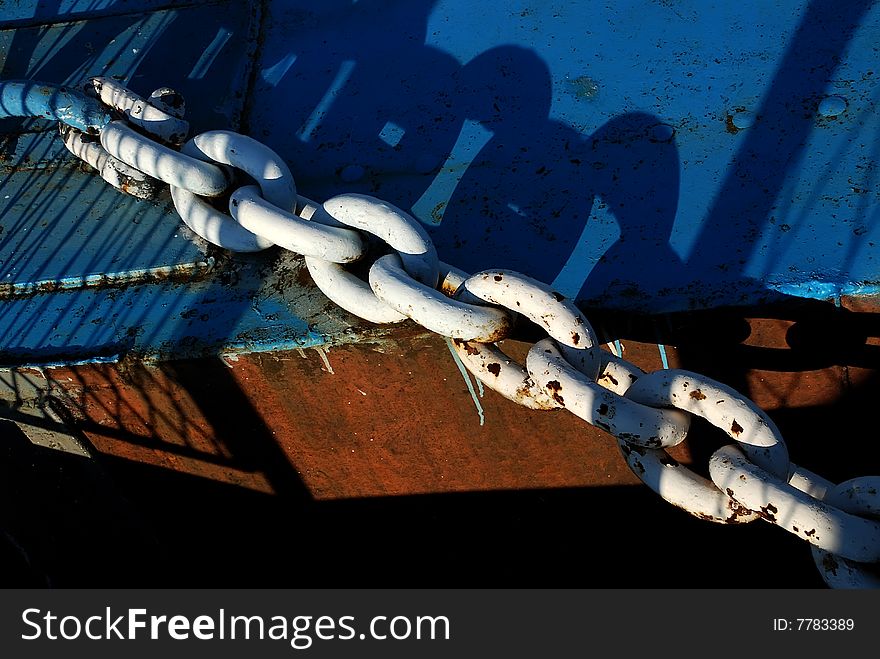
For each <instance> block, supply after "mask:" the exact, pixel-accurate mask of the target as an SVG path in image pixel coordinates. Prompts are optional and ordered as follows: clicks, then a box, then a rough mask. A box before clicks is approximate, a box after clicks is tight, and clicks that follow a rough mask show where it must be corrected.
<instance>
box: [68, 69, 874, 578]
mask: <svg viewBox="0 0 880 659" xmlns="http://www.w3.org/2000/svg"><path fill="white" fill-rule="evenodd" d="M90 84H91V85H92V86H93V88H94V89H95V90H96V92H97V94H98V95H99V97H100V98H101V100H103V101H105V102H110V103H111V104H112V105H113V107H115V108H116V109H117V110H118V111H121V112H123V113H124V114H125V116H126V117H127V118H128V119H130V120H131V121H132V122H133V123H135V124H136V125H137V126H139V127H140V128H141V129H145V130H154V129H152V128H150V126H149V125H150V124H151V125H153V126H157V125H158V126H161V128H160V129H159V130H158V132H155V131H154V134H158V135H159V136H160V137H161V138H162V139H164V140H166V141H169V142H172V143H181V142H183V139H182V137H181V131H182V126H183V124H182V123H181V122H182V119H181V118H180V115H179V114H178V115H174V113H173V112H171V113H169V112H167V110H168V108H165V107H163V106H162V104H161V103H158V102H154V101H153V99H154V98H160V97H162V96H163V95H164V94H163V93H161V92H163V91H164V92H166V93H167V90H157V92H154V94H153V97H151V101H142V99H140V98H139V97H137V96H135V95H134V94H132V93H131V92H129V91H128V90H126V89H125V88H124V87H121V86H120V85H118V83H114V82H112V81H111V82H108V81H106V80H100V81H99V82H92V83H90ZM151 103H152V105H151ZM180 105H182V103H180ZM162 110H165V111H166V112H162ZM183 123H185V122H183ZM67 134H68V135H69V134H70V131H67ZM183 134H184V135H185V131H184V132H183ZM66 142H67V139H66V140H65V143H66ZM100 145H101V147H103V149H104V150H105V152H98V151H95V150H94V148H93V147H90V153H89V154H86V153H85V149H84V148H79V147H78V148H77V149H74V148H72V147H71V146H70V145H68V148H70V149H71V151H72V152H74V153H75V154H76V155H80V156H82V157H85V158H89V160H88V161H89V162H90V163H93V162H96V163H99V164H101V166H100V167H99V166H98V165H95V166H96V168H97V169H99V170H100V171H101V174H102V176H104V178H105V179H107V180H108V181H109V182H111V183H113V182H114V180H116V181H118V179H119V177H118V176H116V175H115V174H114V173H113V172H115V171H122V169H121V167H120V165H122V166H128V167H131V168H134V171H132V170H125V172H126V176H127V177H128V179H131V177H135V178H138V176H139V175H140V176H143V175H141V174H140V173H141V172H144V173H145V174H146V177H145V179H144V180H147V181H150V180H152V179H158V180H160V181H164V182H166V183H168V184H169V185H170V186H171V196H172V199H173V201H174V205H175V208H176V209H177V211H178V213H179V214H180V216H181V217H182V218H183V221H184V222H185V223H186V224H187V226H189V227H190V228H191V229H192V230H193V231H194V232H195V233H196V234H198V235H200V236H201V237H202V238H204V239H205V240H208V241H209V242H211V243H213V244H215V245H218V246H219V247H222V248H225V249H229V250H231V251H258V250H261V249H265V248H267V247H269V246H271V245H280V246H281V247H284V248H285V249H289V250H292V251H294V252H297V253H299V254H301V255H303V256H304V257H305V263H306V266H307V267H308V270H309V272H310V273H311V275H312V279H313V280H314V282H315V284H316V285H317V286H318V287H319V288H320V289H321V290H322V291H323V292H324V293H325V295H327V297H328V298H329V299H331V300H332V301H334V302H336V303H337V304H338V305H339V306H340V307H342V308H344V309H345V310H347V311H349V312H350V313H352V314H354V315H357V316H359V317H361V318H363V319H365V320H368V321H370V322H374V323H394V322H399V321H401V320H405V319H407V318H410V319H412V320H414V321H415V322H417V323H419V324H420V325H422V326H423V327H425V328H427V329H429V330H431V331H433V332H436V333H438V334H440V335H442V336H444V337H448V338H450V339H452V342H451V344H452V346H453V348H454V350H455V351H456V353H457V354H458V355H459V356H460V357H461V360H462V362H463V363H464V365H465V366H466V368H467V369H468V370H469V371H470V372H471V373H472V374H473V375H474V376H475V377H476V378H478V379H479V380H480V381H481V382H482V383H484V384H485V385H486V386H488V387H489V388H491V389H494V390H495V391H497V392H498V393H500V394H501V395H502V396H504V397H506V398H508V399H510V400H513V401H515V402H517V403H519V404H521V405H524V406H526V407H531V408H534V409H554V408H560V407H564V408H565V409H567V410H569V411H570V412H572V413H574V414H576V415H577V416H579V417H581V418H582V419H584V420H586V421H587V422H588V423H590V424H592V425H595V426H597V427H599V428H602V429H603V430H606V431H607V432H608V433H610V434H611V435H612V436H614V437H615V438H616V439H617V442H618V445H619V447H620V450H621V454H622V455H623V457H624V459H625V460H626V462H627V464H628V465H629V467H630V468H631V469H632V471H633V472H634V473H635V474H636V475H637V476H638V477H639V478H640V479H641V480H642V481H643V482H644V483H645V484H647V485H648V486H649V487H650V488H651V489H653V490H654V491H655V492H657V493H658V494H659V495H660V496H661V497H662V498H663V499H665V500H666V501H668V502H670V503H672V504H673V505H675V506H677V507H679V508H682V509H683V510H685V511H687V512H689V513H691V514H692V515H695V516H697V517H699V518H701V519H705V520H709V521H713V522H718V523H727V524H739V523H744V522H750V521H753V520H755V519H759V518H760V519H763V520H765V521H768V522H771V523H773V524H776V525H779V526H782V527H783V528H785V529H786V530H787V531H789V532H791V533H793V534H795V535H797V536H798V537H800V538H801V539H804V540H806V541H807V542H809V543H810V544H811V545H812V546H813V554H814V559H815V561H816V565H817V567H818V568H819V570H820V572H821V574H822V576H823V578H824V579H825V581H826V583H827V584H828V585H829V586H831V587H845V588H856V587H858V588H877V587H880V580H878V578H877V576H876V569H875V568H876V564H877V563H878V562H880V522H878V521H877V518H878V517H880V496H878V490H880V477H875V476H872V477H862V478H857V479H853V480H851V481H847V482H845V483H841V484H840V485H834V484H833V483H829V482H828V481H826V480H824V479H822V478H821V477H818V476H816V475H814V474H811V473H809V472H807V471H806V470H804V469H802V468H800V467H798V466H797V465H795V464H792V463H791V462H790V461H789V456H788V450H787V448H786V445H785V442H784V441H783V439H782V436H781V434H780V432H779V430H778V428H777V427H776V425H775V424H774V423H773V421H772V420H771V419H770V418H769V417H768V416H767V414H766V413H765V412H764V411H763V410H761V409H760V408H758V406H757V405H755V403H753V402H752V401H750V400H749V399H747V398H746V397H745V396H743V395H742V394H740V393H738V392H737V391H735V390H733V389H731V388H730V387H728V386H726V385H724V384H722V383H720V382H716V381H714V380H711V379H709V378H707V377H704V376H702V375H699V374H697V373H692V372H689V371H683V370H679V369H671V370H663V371H657V372H655V373H650V374H646V373H645V372H644V371H642V370H641V369H639V368H638V367H637V366H635V365H633V364H631V363H629V362H627V361H625V360H623V359H621V358H620V357H617V356H613V355H610V354H608V353H606V352H604V351H602V350H599V347H598V340H597V338H596V333H595V331H594V330H593V328H592V327H591V326H590V323H589V322H588V321H587V319H586V318H585V317H584V316H583V314H582V313H581V312H580V310H579V309H578V308H577V307H576V306H575V305H574V304H573V303H572V302H571V301H569V300H566V299H565V298H564V297H563V296H561V295H560V294H558V293H556V292H554V291H553V290H552V289H551V288H550V287H549V286H547V285H546V284H543V283H541V282H538V281H536V280H534V279H531V278H529V277H527V276H525V275H522V274H520V273H516V272H512V271H509V270H487V271H484V272H480V273H477V274H474V275H473V276H468V275H467V274H465V273H462V272H461V271H458V270H456V269H455V268H453V267H451V266H448V265H446V264H443V263H441V262H439V261H438V258H437V253H436V250H435V248H434V245H433V243H432V242H431V240H430V238H429V237H428V235H427V232H426V231H425V230H424V228H423V227H422V226H421V224H420V223H419V222H418V221H417V220H415V219H414V218H413V217H412V216H411V215H409V214H408V213H406V212H405V211H403V210H401V209H399V208H397V207H395V206H392V205H391V204H388V203H387V202H384V201H381V200H379V199H376V198H374V197H370V196H367V195H359V194H343V195H338V196H336V197H333V198H331V199H328V200H327V201H325V202H324V203H323V204H317V203H316V202H313V201H311V200H309V199H307V198H305V197H302V196H298V195H297V192H296V185H295V184H294V181H293V176H292V175H291V173H290V170H289V169H288V167H287V165H286V164H285V163H284V162H283V161H282V160H281V158H280V157H279V156H278V155H277V154H276V153H275V152H274V151H272V150H271V149H269V148H268V147H266V146H265V145H263V144H261V143H259V142H258V141H256V140H254V139H252V138H250V137H247V136H244V135H240V134H237V133H233V132H230V131H210V132H207V133H202V134H200V135H197V136H196V137H195V138H193V139H191V140H189V141H188V142H186V143H185V144H184V145H183V147H182V149H181V151H180V152H178V151H176V150H174V149H172V148H169V147H167V146H163V145H161V144H158V143H156V142H154V141H153V140H151V139H149V138H147V137H145V136H144V135H142V134H141V133H139V132H138V131H137V130H135V129H133V128H132V127H130V126H128V125H126V123H124V122H123V121H121V120H120V121H113V122H111V123H110V124H109V125H108V126H107V127H106V128H104V130H102V131H101V134H100ZM75 146H76V145H75ZM105 153H106V157H105V155H104V154H105ZM95 154H97V155H95ZM108 158H113V159H114V160H112V161H110V162H112V163H113V164H112V165H106V162H107V159H108ZM116 163H120V164H116ZM229 167H232V168H237V169H241V170H243V171H245V172H246V173H248V174H249V175H250V176H251V177H253V178H254V179H256V181H257V183H258V186H259V187H257V186H253V185H244V186H241V187H239V188H237V189H236V190H234V191H233V192H232V193H231V197H230V202H229V211H230V213H229V215H227V214H226V213H224V212H222V211H220V210H218V209H217V208H216V207H215V206H214V205H212V204H211V203H210V201H209V200H206V199H204V198H203V197H209V198H210V197H217V196H219V195H222V194H224V193H225V192H228V187H229V185H230V181H231V180H232V179H233V178H234V177H233V176H232V174H231V173H230V172H229V171H228V168H229ZM108 168H110V169H112V171H110V172H109V174H108V175H105V174H104V171H103V170H104V169H108ZM111 179H112V180H111ZM138 180H140V179H138ZM114 185H116V187H119V188H120V189H123V190H125V187H126V186H121V185H117V184H116V183H114ZM142 187H145V186H142ZM150 190H151V191H153V192H154V191H155V190H156V186H152V187H150ZM125 191H129V192H131V190H125ZM151 193H152V192H151ZM138 196H144V195H143V194H141V195H138ZM364 234H369V235H372V236H374V237H376V238H378V239H380V240H381V241H382V242H383V243H385V244H386V245H387V246H388V247H389V248H390V249H391V250H393V252H392V253H391V254H387V255H384V256H380V257H379V258H377V259H376V260H375V261H374V263H373V264H372V266H371V267H370V269H369V276H368V281H363V280H362V279H359V278H358V277H356V276H355V275H354V274H353V273H351V272H349V271H348V270H346V269H345V268H344V267H343V265H342V264H345V263H350V262H354V261H357V260H360V259H363V258H364V257H365V256H366V254H367V244H368V241H369V238H368V237H367V236H366V235H364ZM509 311H513V312H516V313H517V314H521V315H522V316H525V317H526V318H529V319H530V320H532V321H533V322H535V323H536V324H537V325H539V326H541V327H542V328H543V329H545V330H546V331H547V334H548V335H549V338H546V339H543V340H541V341H538V342H537V343H536V344H535V345H534V346H533V347H532V348H531V349H530V350H529V353H528V358H527V360H526V365H525V367H523V366H522V365H520V364H517V363H516V362H514V361H513V360H511V359H510V358H508V357H507V356H506V355H505V354H504V353H503V352H502V351H501V350H500V348H499V347H498V346H497V345H495V343H496V342H497V341H500V340H501V339H503V338H505V337H507V336H509V334H510V332H511V330H512V327H513V325H514V323H515V316H514V315H511V313H509ZM673 408H676V409H673ZM691 415H698V416H701V417H703V418H705V419H706V420H708V421H709V422H710V423H711V424H713V425H715V426H717V427H718V428H720V429H721V430H722V431H724V432H725V433H726V434H727V435H728V436H729V437H730V438H731V439H732V440H733V441H734V442H735V444H732V445H727V446H724V447H722V448H720V449H719V450H717V451H716V452H715V453H714V454H713V455H712V456H711V458H710V461H709V472H710V476H711V480H707V479H705V478H703V477H701V476H699V475H697V474H695V473H694V472H692V471H691V470H690V469H688V468H687V467H684V466H683V465H681V464H679V463H678V462H676V461H675V460H674V459H673V458H672V457H671V456H670V455H669V454H668V453H667V452H666V451H665V447H670V446H675V445H676V444H679V443H680V442H682V441H684V439H685V438H686V436H687V432H688V428H689V425H690V416H691ZM869 518H873V519H869Z"/></svg>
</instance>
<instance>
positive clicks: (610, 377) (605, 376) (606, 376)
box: [599, 373, 618, 387]
mask: <svg viewBox="0 0 880 659" xmlns="http://www.w3.org/2000/svg"><path fill="white" fill-rule="evenodd" d="M599 379H600V380H608V381H609V382H610V383H611V384H613V385H614V386H615V387H616V386H617V384H618V383H617V378H615V377H614V376H613V375H611V374H610V373H603V374H602V377H600V378H599Z"/></svg>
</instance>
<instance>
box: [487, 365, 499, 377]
mask: <svg viewBox="0 0 880 659" xmlns="http://www.w3.org/2000/svg"><path fill="white" fill-rule="evenodd" d="M486 370H487V371H489V372H490V373H491V374H492V375H494V376H495V377H496V378H497V377H498V376H499V375H500V374H501V364H499V363H498V362H492V363H491V364H489V365H488V366H487V367H486Z"/></svg>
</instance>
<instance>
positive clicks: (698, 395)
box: [690, 389, 706, 400]
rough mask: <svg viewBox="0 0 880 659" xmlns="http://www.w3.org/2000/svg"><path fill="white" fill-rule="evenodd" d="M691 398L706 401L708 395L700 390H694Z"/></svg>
mask: <svg viewBox="0 0 880 659" xmlns="http://www.w3.org/2000/svg"><path fill="white" fill-rule="evenodd" d="M690 397H691V398H693V399H694V400H706V394H704V393H703V392H702V391H700V390H699V389H694V390H693V391H692V392H691V393H690Z"/></svg>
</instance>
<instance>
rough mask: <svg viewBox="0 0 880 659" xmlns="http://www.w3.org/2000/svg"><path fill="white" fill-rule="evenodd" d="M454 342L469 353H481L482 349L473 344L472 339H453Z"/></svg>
mask: <svg viewBox="0 0 880 659" xmlns="http://www.w3.org/2000/svg"><path fill="white" fill-rule="evenodd" d="M452 342H453V343H454V344H455V345H457V346H458V347H459V348H464V351H465V352H466V353H467V354H469V355H479V354H480V349H479V348H475V347H474V346H472V345H471V342H470V341H465V340H464V339H452Z"/></svg>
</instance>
